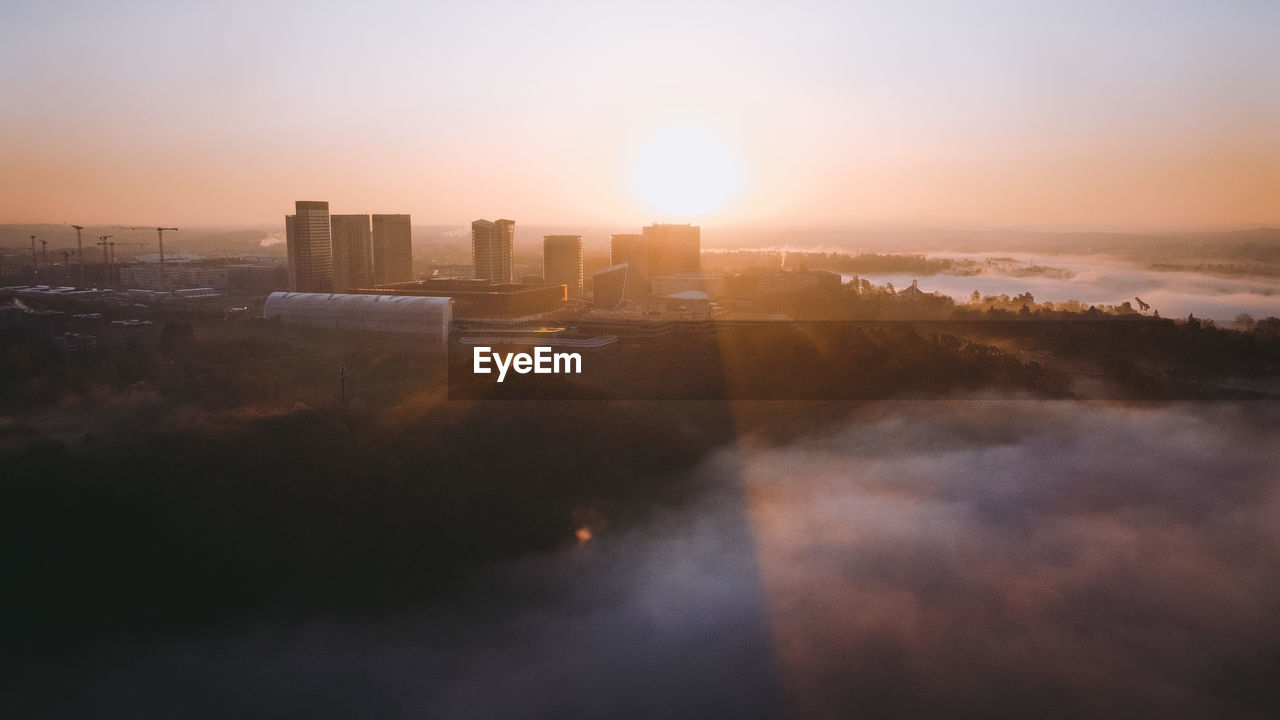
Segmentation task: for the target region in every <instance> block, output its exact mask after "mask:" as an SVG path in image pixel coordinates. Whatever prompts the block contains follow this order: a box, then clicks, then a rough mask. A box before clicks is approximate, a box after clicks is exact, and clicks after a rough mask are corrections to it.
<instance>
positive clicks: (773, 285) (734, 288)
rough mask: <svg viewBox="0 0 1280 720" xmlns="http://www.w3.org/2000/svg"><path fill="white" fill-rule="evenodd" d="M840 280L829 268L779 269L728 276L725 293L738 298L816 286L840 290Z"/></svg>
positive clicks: (784, 292) (768, 294)
mask: <svg viewBox="0 0 1280 720" xmlns="http://www.w3.org/2000/svg"><path fill="white" fill-rule="evenodd" d="M840 282H841V281H840V275H839V273H833V272H830V271H827V270H778V271H775V272H766V273H752V274H750V275H733V276H731V277H727V278H725V279H724V294H726V295H729V296H732V297H737V298H760V297H771V296H774V295H789V294H791V293H796V292H800V291H802V290H810V289H814V288H825V289H828V290H838V289H839V288H840Z"/></svg>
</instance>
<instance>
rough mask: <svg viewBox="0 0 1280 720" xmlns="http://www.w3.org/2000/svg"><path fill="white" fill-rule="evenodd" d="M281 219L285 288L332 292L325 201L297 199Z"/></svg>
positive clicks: (330, 245) (327, 205) (331, 251)
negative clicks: (286, 269)
mask: <svg viewBox="0 0 1280 720" xmlns="http://www.w3.org/2000/svg"><path fill="white" fill-rule="evenodd" d="M294 208H295V214H294V215H286V216H285V219H284V227H285V237H286V241H287V243H288V251H289V287H291V288H293V289H294V290H297V291H299V292H332V291H333V238H332V235H331V234H330V230H329V203H327V202H316V201H307V200H299V201H297V203H295V205H294Z"/></svg>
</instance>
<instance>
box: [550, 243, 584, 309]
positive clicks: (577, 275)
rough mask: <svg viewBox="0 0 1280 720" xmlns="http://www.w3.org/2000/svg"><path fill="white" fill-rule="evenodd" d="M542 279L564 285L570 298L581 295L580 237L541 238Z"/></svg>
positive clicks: (552, 283)
mask: <svg viewBox="0 0 1280 720" xmlns="http://www.w3.org/2000/svg"><path fill="white" fill-rule="evenodd" d="M542 279H543V281H544V282H546V283H547V284H548V285H564V286H566V287H567V288H568V293H569V295H570V296H571V297H576V296H578V295H581V294H582V236H581V235H543V236H542Z"/></svg>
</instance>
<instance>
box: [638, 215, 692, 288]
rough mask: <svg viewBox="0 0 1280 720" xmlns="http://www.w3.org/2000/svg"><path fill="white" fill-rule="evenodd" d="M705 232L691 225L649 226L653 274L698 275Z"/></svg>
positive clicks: (646, 236) (647, 235)
mask: <svg viewBox="0 0 1280 720" xmlns="http://www.w3.org/2000/svg"><path fill="white" fill-rule="evenodd" d="M701 230H702V229H701V228H700V227H698V226H697V225H688V224H685V225H649V226H647V227H645V228H644V242H645V245H646V246H647V248H648V258H649V274H650V275H651V276H653V275H681V274H691V275H696V274H698V273H699V272H700V271H701V269H702V259H701V250H702V247H701V246H702V240H701Z"/></svg>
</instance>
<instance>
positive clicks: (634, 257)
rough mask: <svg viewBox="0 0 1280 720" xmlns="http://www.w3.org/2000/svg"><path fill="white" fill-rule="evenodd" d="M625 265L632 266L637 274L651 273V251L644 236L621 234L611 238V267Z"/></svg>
mask: <svg viewBox="0 0 1280 720" xmlns="http://www.w3.org/2000/svg"><path fill="white" fill-rule="evenodd" d="M623 263H626V264H627V265H630V266H631V268H632V269H633V270H635V271H636V272H639V273H644V274H647V273H648V272H649V249H648V245H647V244H646V243H645V240H644V235H641V234H640V233H621V234H617V235H613V236H612V237H610V238H609V265H610V266H613V265H622V264H623Z"/></svg>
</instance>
